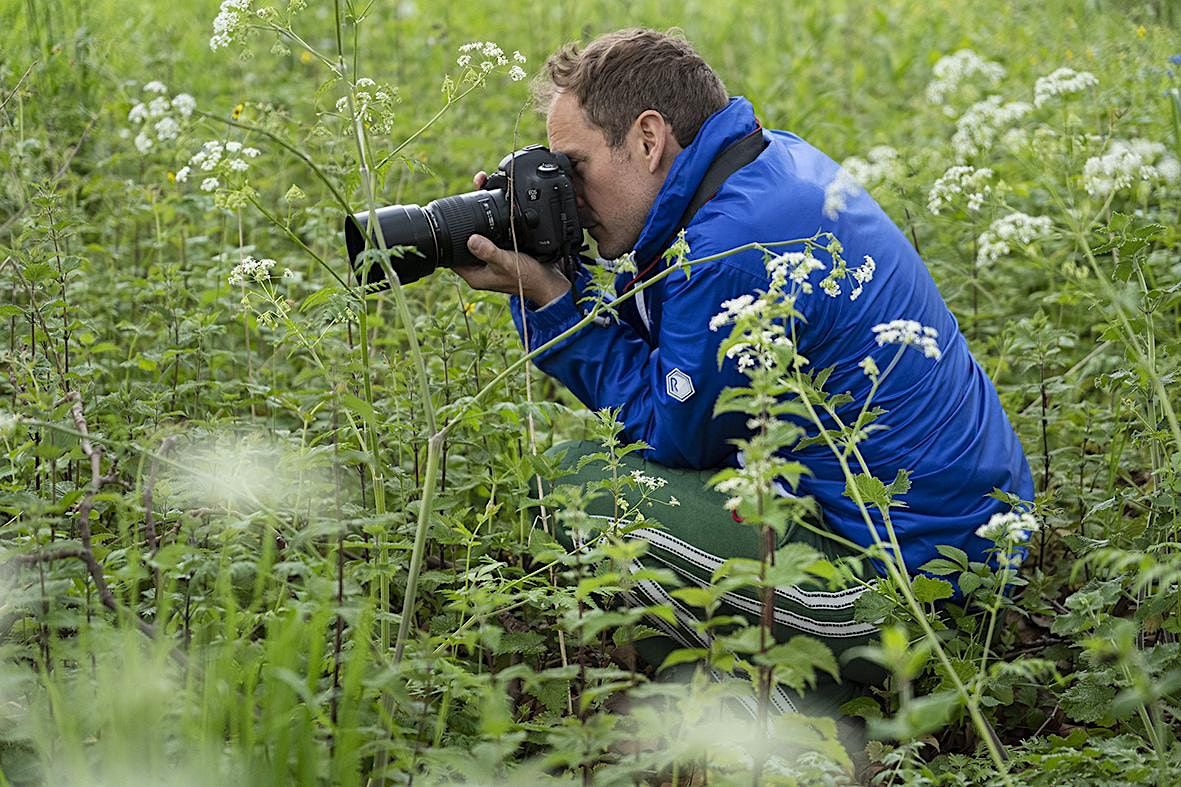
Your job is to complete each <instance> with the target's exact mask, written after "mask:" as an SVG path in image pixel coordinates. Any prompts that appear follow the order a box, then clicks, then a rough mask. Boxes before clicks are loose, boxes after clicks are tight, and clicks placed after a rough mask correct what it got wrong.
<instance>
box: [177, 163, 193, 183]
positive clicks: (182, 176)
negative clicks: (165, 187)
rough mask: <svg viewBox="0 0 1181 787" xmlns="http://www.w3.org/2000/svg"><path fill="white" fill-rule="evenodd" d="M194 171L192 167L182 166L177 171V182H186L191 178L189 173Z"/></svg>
mask: <svg viewBox="0 0 1181 787" xmlns="http://www.w3.org/2000/svg"><path fill="white" fill-rule="evenodd" d="M192 171H193V170H192V169H191V168H190V167H181V168H180V169H178V170H177V171H176V182H177V183H184V182H185V181H186V180H188V179H189V174H190V173H191V172H192Z"/></svg>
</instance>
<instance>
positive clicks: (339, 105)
mask: <svg viewBox="0 0 1181 787" xmlns="http://www.w3.org/2000/svg"><path fill="white" fill-rule="evenodd" d="M336 111H337V112H339V113H341V114H342V115H343V114H344V113H345V112H348V111H349V98H348V96H341V97H340V98H338V99H336Z"/></svg>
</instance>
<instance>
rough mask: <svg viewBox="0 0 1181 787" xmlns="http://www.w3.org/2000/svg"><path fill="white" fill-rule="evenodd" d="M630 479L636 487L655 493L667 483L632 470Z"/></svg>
mask: <svg viewBox="0 0 1181 787" xmlns="http://www.w3.org/2000/svg"><path fill="white" fill-rule="evenodd" d="M631 477H632V480H633V481H635V482H636V485H637V486H639V487H640V488H641V489H643V490H645V491H646V492H655V491H656V490H657V489H660V488H661V487H663V486H666V485H667V484H668V481H667V480H666V479H664V478H659V477H657V476H650V475H645V474H644V473H643V472H641V471H639V470H632V472H631Z"/></svg>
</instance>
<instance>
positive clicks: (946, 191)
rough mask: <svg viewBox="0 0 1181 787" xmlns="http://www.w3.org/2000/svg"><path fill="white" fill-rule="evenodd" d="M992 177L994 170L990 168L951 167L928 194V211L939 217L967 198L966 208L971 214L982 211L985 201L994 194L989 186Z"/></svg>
mask: <svg viewBox="0 0 1181 787" xmlns="http://www.w3.org/2000/svg"><path fill="white" fill-rule="evenodd" d="M991 177H992V170H991V169H989V168H988V167H981V168H980V169H976V168H975V167H969V166H964V165H957V166H954V167H949V168H948V169H947V171H946V172H944V173H943V174H942V175H940V176H939V179H938V180H936V181H935V185H934V186H932V187H931V190H930V191H929V192H928V193H927V210H929V211H931V212H932V213H934V214H935V215H936V216H938V215H939V214H940V213H941V212H942V211H943V210H945V209H947V208H951V207H954V206H955V205H956V204H957V203H959V202H960V200H961V199H963V198H966V199H965V202H966V207H967V209H968V211H969V212H970V213H971V212H975V211H978V210H980V207H981V206H982V205H983V204H984V200H985V199H987V198H988V196H989V195H990V194H992V186H990V185H989V184H988V179H989V178H991Z"/></svg>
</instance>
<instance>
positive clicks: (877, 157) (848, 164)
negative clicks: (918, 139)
mask: <svg viewBox="0 0 1181 787" xmlns="http://www.w3.org/2000/svg"><path fill="white" fill-rule="evenodd" d="M901 175H902V164H901V162H900V161H899V158H898V151H897V150H895V149H894V148H892V147H890V146H888V145H876V146H874V147H872V148H870V149H869V151H868V152H867V153H866V154H865V158H861V157H860V156H850V157H849V158H847V159H845V160H844V161H842V162H841V168H840V169H839V170H838V171H837V174H836V177H834V178H833V179H832V181H831V182H830V183H829V184H828V186H827V187H826V188H825V189H824V215H825V216H827V217H828V218H829V219H832V220H834V221H835V220H836V218H837V216H838V215H839V214H840V213H842V212H844V210H845V208H846V207H848V202H847V198H849V197H854V196H856V195H857V194H859V193H860V192H861V191H862V190H863V189H868V188H872V187H873V186H876V185H878V184H881V183H890V182H893V181H896V180H898V179H899V178H900V177H901Z"/></svg>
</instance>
